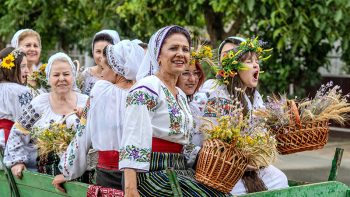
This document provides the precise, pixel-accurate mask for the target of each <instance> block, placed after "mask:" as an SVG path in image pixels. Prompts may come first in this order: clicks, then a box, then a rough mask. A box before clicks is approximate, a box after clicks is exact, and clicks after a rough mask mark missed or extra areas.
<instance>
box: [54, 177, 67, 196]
mask: <svg viewBox="0 0 350 197" xmlns="http://www.w3.org/2000/svg"><path fill="white" fill-rule="evenodd" d="M64 182H66V180H65V179H64V176H63V174H59V175H57V176H55V178H54V179H53V181H52V185H53V186H55V187H56V189H58V190H59V191H60V192H63V193H66V190H65V189H64V188H63V187H62V183H64Z"/></svg>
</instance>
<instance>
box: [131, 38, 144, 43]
mask: <svg viewBox="0 0 350 197" xmlns="http://www.w3.org/2000/svg"><path fill="white" fill-rule="evenodd" d="M131 42H133V43H136V44H142V43H143V42H142V41H141V40H139V39H134V40H132V41H131Z"/></svg>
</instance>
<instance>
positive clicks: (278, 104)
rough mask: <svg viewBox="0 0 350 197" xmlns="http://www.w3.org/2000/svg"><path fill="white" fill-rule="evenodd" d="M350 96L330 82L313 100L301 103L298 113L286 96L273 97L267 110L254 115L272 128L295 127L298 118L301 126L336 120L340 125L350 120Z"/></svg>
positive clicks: (266, 105)
mask: <svg viewBox="0 0 350 197" xmlns="http://www.w3.org/2000/svg"><path fill="white" fill-rule="evenodd" d="M349 97H350V95H349V94H347V95H345V96H343V95H342V90H341V89H340V86H338V85H335V86H334V85H333V82H329V83H327V84H326V85H322V86H321V88H320V89H319V90H318V91H317V93H316V96H315V97H314V98H313V99H304V100H302V101H301V102H299V106H298V110H297V111H296V112H294V111H292V110H291V107H290V106H289V104H288V102H289V100H288V99H287V98H286V96H285V95H282V96H280V98H278V97H277V96H273V97H271V98H268V99H267V102H266V103H265V107H266V108H265V109H259V110H257V111H256V112H255V113H254V114H255V115H256V116H257V117H259V118H261V119H263V120H264V121H266V124H267V125H268V126H269V127H270V128H272V129H277V128H279V127H283V126H288V125H295V124H296V119H295V117H291V116H293V115H294V116H297V118H298V119H300V124H303V123H311V122H320V121H328V120H334V121H336V122H338V123H341V124H342V123H344V122H345V120H347V119H348V118H349V115H348V114H347V113H349V112H350V103H349V102H348V99H349ZM293 101H294V100H293Z"/></svg>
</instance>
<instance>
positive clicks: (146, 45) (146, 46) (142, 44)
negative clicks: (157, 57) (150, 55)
mask: <svg viewBox="0 0 350 197" xmlns="http://www.w3.org/2000/svg"><path fill="white" fill-rule="evenodd" d="M138 45H139V46H140V47H142V48H143V49H147V48H148V44H147V43H139V44H138Z"/></svg>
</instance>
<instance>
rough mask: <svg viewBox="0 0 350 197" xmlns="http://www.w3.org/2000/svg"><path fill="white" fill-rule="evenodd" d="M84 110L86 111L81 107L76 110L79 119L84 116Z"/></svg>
mask: <svg viewBox="0 0 350 197" xmlns="http://www.w3.org/2000/svg"><path fill="white" fill-rule="evenodd" d="M83 110H84V109H83V108H81V107H77V108H75V109H74V111H75V113H76V115H77V116H78V117H79V118H81V116H82V115H83Z"/></svg>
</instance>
